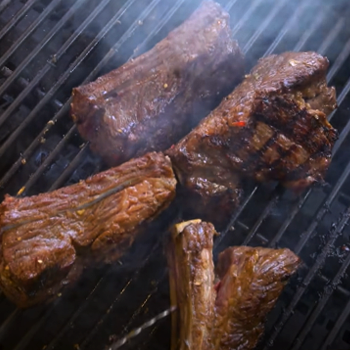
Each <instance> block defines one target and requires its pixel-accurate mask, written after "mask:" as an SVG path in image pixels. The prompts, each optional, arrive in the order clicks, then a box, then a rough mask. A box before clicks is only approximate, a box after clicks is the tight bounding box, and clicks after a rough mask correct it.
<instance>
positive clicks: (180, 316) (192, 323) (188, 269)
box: [167, 220, 216, 350]
mask: <svg viewBox="0 0 350 350" xmlns="http://www.w3.org/2000/svg"><path fill="white" fill-rule="evenodd" d="M214 233H215V230H214V227H213V225H212V224H210V223H205V222H201V220H193V221H187V222H183V223H180V224H177V225H175V226H174V228H173V230H172V240H171V242H170V244H169V245H168V252H167V257H168V265H169V280H170V297H171V304H172V306H179V308H180V312H176V313H173V314H172V327H173V329H172V337H171V342H172V345H171V350H177V349H179V350H182V349H193V350H194V349H198V350H201V349H204V348H206V346H207V345H208V344H207V341H208V337H209V334H210V332H211V327H212V324H213V322H214V305H215V294H216V292H215V289H214V278H215V276H214V263H213V258H212V250H213V234H214Z"/></svg>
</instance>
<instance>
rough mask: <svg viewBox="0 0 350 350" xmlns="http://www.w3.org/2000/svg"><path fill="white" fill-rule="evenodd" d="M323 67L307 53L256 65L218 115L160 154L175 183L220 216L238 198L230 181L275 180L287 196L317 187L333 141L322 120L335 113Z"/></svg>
mask: <svg viewBox="0 0 350 350" xmlns="http://www.w3.org/2000/svg"><path fill="white" fill-rule="evenodd" d="M327 68H328V60H327V59H326V58H325V57H322V56H320V55H319V54H317V53H314V52H301V53H297V52H287V53H283V54H281V55H272V56H269V57H266V58H263V59H261V60H260V61H259V62H258V64H257V65H256V66H255V68H253V70H252V71H251V73H250V74H249V75H248V76H246V78H245V80H244V81H243V82H242V83H241V85H239V86H238V87H237V88H236V89H235V90H234V91H233V92H232V93H231V94H230V95H229V96H228V97H226V98H225V99H224V100H223V101H222V103H221V104H220V106H219V107H218V108H216V109H215V110H214V111H213V112H212V113H211V114H210V115H209V116H208V117H206V118H205V119H204V120H203V121H202V122H200V124H199V125H198V126H197V127H196V128H195V129H194V130H192V131H191V132H190V133H189V134H188V135H187V136H185V137H184V138H183V139H182V140H181V141H180V142H179V143H178V144H177V145H175V146H174V147H172V148H171V149H169V150H168V151H167V153H168V154H169V155H170V157H171V158H172V161H173V165H174V169H175V170H176V173H177V175H178V178H179V179H180V182H181V184H182V185H183V186H184V187H185V188H186V189H187V190H188V191H189V192H190V193H193V192H195V193H197V198H199V199H201V201H202V203H203V202H205V201H208V198H210V197H211V196H212V197H213V198H216V200H217V202H218V203H220V206H221V208H222V209H221V210H220V212H224V211H225V210H224V208H226V212H229V211H230V210H232V209H233V208H234V207H235V205H236V204H237V202H238V199H239V195H240V193H241V191H240V189H239V181H238V180H237V178H238V177H240V178H251V179H254V180H257V181H267V180H274V181H280V182H282V183H283V184H284V185H285V186H288V187H290V188H293V189H302V188H304V187H306V186H308V185H309V184H311V183H312V182H314V181H322V179H323V176H324V174H325V172H326V170H327V168H328V166H329V163H330V160H331V154H332V147H333V145H334V143H335V141H336V138H337V132H336V130H334V129H333V128H332V126H331V125H330V124H329V123H328V121H327V119H326V116H327V114H329V113H330V112H331V111H332V110H334V108H336V96H335V89H334V88H329V87H327V83H326V71H327ZM220 198H222V199H220ZM193 207H194V208H200V205H199V204H198V203H192V208H193ZM197 212H200V211H198V210H197ZM216 212H217V211H216ZM216 212H215V214H216Z"/></svg>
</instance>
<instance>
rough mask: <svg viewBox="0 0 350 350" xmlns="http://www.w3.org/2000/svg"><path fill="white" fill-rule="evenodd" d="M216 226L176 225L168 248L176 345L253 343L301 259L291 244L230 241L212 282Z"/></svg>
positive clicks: (215, 349)
mask: <svg viewBox="0 0 350 350" xmlns="http://www.w3.org/2000/svg"><path fill="white" fill-rule="evenodd" d="M216 234H217V233H216V231H215V229H214V226H213V225H212V224H210V223H205V222H201V221H200V220H193V221H188V222H184V223H181V224H178V225H176V226H175V228H174V230H173V235H172V242H171V243H170V244H169V249H168V255H167V256H168V262H169V276H170V290H171V304H172V306H177V307H178V311H177V312H176V313H174V314H173V319H172V325H173V332H172V350H177V349H186V350H191V349H192V350H219V349H220V350H224V349H240V350H250V349H254V347H255V346H256V344H257V342H258V340H259V338H260V336H261V335H262V333H263V331H264V321H265V318H266V316H267V314H268V313H269V312H270V311H271V309H272V308H273V307H274V305H275V303H276V301H277V299H278V297H279V295H280V294H281V292H282V290H283V288H284V286H285V284H286V283H287V281H288V279H289V277H290V276H291V275H292V274H293V273H294V272H295V271H296V270H297V268H298V266H299V265H300V260H299V258H298V257H297V256H296V255H295V254H294V253H292V252H291V251H290V250H288V249H278V250H275V249H267V248H251V247H231V248H228V249H226V250H225V251H224V252H222V253H221V254H220V255H219V261H218V264H217V267H216V274H217V279H218V282H217V283H215V284H214V264H213V257H212V247H213V236H214V235H216Z"/></svg>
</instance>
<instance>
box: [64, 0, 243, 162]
mask: <svg viewBox="0 0 350 350" xmlns="http://www.w3.org/2000/svg"><path fill="white" fill-rule="evenodd" d="M231 34H232V33H231V30H230V27H229V15H228V13H226V12H225V11H224V10H223V9H222V8H221V6H220V5H219V4H217V3H215V2H212V1H205V2H204V3H203V5H202V6H201V7H200V8H199V9H198V10H197V11H195V12H194V14H193V15H192V16H191V17H190V18H189V19H188V20H186V21H185V22H184V23H183V24H182V25H180V26H179V27H178V28H176V29H175V30H173V31H172V32H171V33H170V34H169V35H168V36H167V37H166V38H165V39H164V40H162V41H161V42H159V43H158V44H157V45H156V46H155V47H153V48H152V49H151V50H150V51H148V52H146V53H145V54H143V55H141V56H139V57H137V58H136V59H134V60H131V61H129V62H127V63H126V64H125V65H123V66H122V67H120V68H118V69H116V70H114V71H112V72H110V73H109V74H107V75H105V76H102V77H100V78H98V79H97V80H96V81H94V82H92V83H89V84H87V85H83V86H80V87H78V88H75V89H74V90H73V101H72V104H71V113H72V117H73V119H74V121H75V123H76V124H77V127H78V130H79V132H80V134H81V135H82V137H83V138H84V139H86V140H89V141H90V144H91V148H92V150H93V151H94V152H95V153H97V154H99V155H101V156H102V157H103V158H104V159H105V161H106V162H107V163H108V164H109V165H118V164H121V163H122V162H124V161H126V160H128V159H130V158H132V157H135V156H141V155H143V154H145V153H147V152H150V151H163V150H166V149H167V148H168V147H170V146H171V145H172V144H174V143H176V142H177V141H179V140H180V139H181V137H183V136H185V135H186V134H187V133H188V132H189V131H190V130H191V129H192V128H193V127H194V126H196V125H197V124H198V122H199V120H201V119H202V118H204V117H205V116H206V115H208V113H209V112H210V111H211V110H212V109H213V108H215V106H216V105H217V104H218V103H219V102H220V100H221V98H222V97H223V96H225V95H227V94H228V93H229V92H230V91H231V90H232V89H233V87H234V86H235V85H236V84H237V83H239V81H240V80H241V78H242V77H243V75H244V60H243V56H242V53H241V51H240V49H239V47H238V44H237V43H236V41H234V40H233V39H232V37H231Z"/></svg>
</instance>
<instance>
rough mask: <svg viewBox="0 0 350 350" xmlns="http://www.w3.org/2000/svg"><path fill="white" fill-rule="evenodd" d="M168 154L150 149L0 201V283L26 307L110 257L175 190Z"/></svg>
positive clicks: (120, 250)
mask: <svg viewBox="0 0 350 350" xmlns="http://www.w3.org/2000/svg"><path fill="white" fill-rule="evenodd" d="M175 187H176V180H175V177H174V173H173V170H172V168H171V163H170V160H169V158H168V157H166V156H164V155H163V154H161V153H149V154H147V155H145V156H143V157H141V158H137V159H134V160H131V161H129V162H127V163H125V164H123V165H121V166H119V167H116V168H112V169H110V170H107V171H105V172H102V173H99V174H97V175H94V176H92V177H90V178H88V179H87V180H86V181H81V182H79V183H78V184H75V185H72V186H69V187H65V188H61V189H59V190H56V191H54V192H51V193H45V194H40V195H38V196H32V197H25V198H14V197H10V196H6V198H5V200H4V201H3V203H2V204H1V205H0V233H1V241H0V242H1V243H0V244H1V256H0V285H1V288H2V290H3V292H4V293H5V294H6V295H7V297H8V298H9V299H11V300H12V301H13V302H15V303H16V304H18V305H19V306H21V307H27V306H31V305H34V304H37V303H39V302H44V301H46V300H48V299H52V298H54V297H55V296H56V295H57V293H58V292H59V291H60V290H61V289H62V288H63V287H64V286H66V285H68V284H70V283H71V282H73V280H75V279H76V278H77V277H78V276H79V275H80V273H81V270H82V269H83V268H84V267H88V266H89V265H91V264H94V263H98V262H104V263H110V262H113V261H116V260H117V259H118V258H120V256H121V255H122V254H123V252H124V251H125V250H126V249H127V248H128V247H129V246H130V245H131V244H132V242H133V240H134V238H135V236H137V235H138V234H140V233H141V232H142V231H143V230H144V229H145V228H146V227H147V222H149V221H150V220H152V219H154V218H155V217H156V216H157V215H158V214H159V213H160V212H162V211H163V210H164V209H165V208H166V207H167V206H168V205H169V203H170V202H171V201H172V199H173V198H174V196H175Z"/></svg>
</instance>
